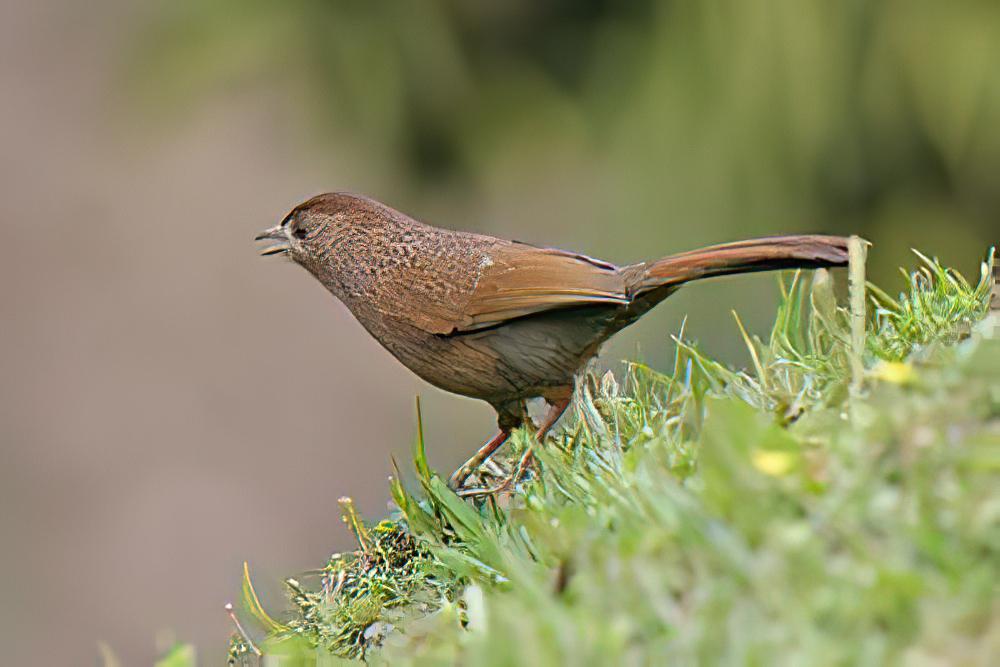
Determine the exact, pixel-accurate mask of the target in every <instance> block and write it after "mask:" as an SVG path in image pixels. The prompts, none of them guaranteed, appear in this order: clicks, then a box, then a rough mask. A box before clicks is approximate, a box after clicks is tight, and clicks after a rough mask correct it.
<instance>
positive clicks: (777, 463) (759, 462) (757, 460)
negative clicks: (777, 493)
mask: <svg viewBox="0 0 1000 667" xmlns="http://www.w3.org/2000/svg"><path fill="white" fill-rule="evenodd" d="M751 461H752V462H753V467H754V468H756V469H757V470H759V471H761V472H762V473H764V474H767V475H772V476H774V477H780V476H782V475H787V474H788V471H790V470H791V469H792V466H793V465H795V456H794V455H793V454H792V453H790V452H780V451H777V450H774V449H757V450H755V451H754V453H753V456H752V457H751Z"/></svg>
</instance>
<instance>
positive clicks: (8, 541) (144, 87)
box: [0, 0, 1000, 665]
mask: <svg viewBox="0 0 1000 667" xmlns="http://www.w3.org/2000/svg"><path fill="white" fill-rule="evenodd" d="M997 63H1000V4H997V3H996V2H993V1H992V0H978V1H977V0H965V1H959V0H955V1H952V2H948V3H943V2H939V1H936V0H905V1H904V0H895V1H890V0H886V1H881V2H872V1H862V0H846V1H843V2H836V3H831V2H826V1H824V0H783V1H782V0H759V1H753V2H748V1H746V0H712V1H706V2H701V3H691V2H666V1H663V2H652V1H649V2H640V1H633V2H611V1H610V0H607V1H600V0H548V1H540V0H508V1H507V2H502V3H499V2H494V3H491V2H476V1H474V0H427V1H425V2H419V3H417V2H387V1H381V0H350V1H349V0H340V1H335V0H282V1H280V2H279V1H277V0H162V1H154V2H143V3H137V2H126V1H125V0H95V1H94V2H89V3H79V2H72V1H71V0H47V1H45V2H30V1H29V0H20V1H18V0H14V1H11V0H8V1H7V2H4V3H2V5H0V90H2V99H3V103H2V104H0V146H2V151H0V174H2V178H0V221H2V225H3V238H4V245H5V250H6V252H5V253H4V257H3V260H2V261H0V281H2V284H3V286H4V289H3V291H2V296H0V299H2V301H0V309H2V310H0V312H2V324H0V531H2V533H0V534H2V539H3V548H2V549H0V635H2V637H0V641H2V645H3V646H4V653H5V655H4V659H3V661H4V662H5V663H6V664H25V665H29V664H31V665H34V664H39V665H41V664H46V665H70V664H92V662H93V660H94V659H96V655H97V648H96V646H97V642H98V641H99V640H102V641H106V642H108V644H109V645H110V646H112V647H113V648H114V650H115V651H116V653H117V654H118V656H119V657H120V658H121V659H122V661H123V664H125V665H140V664H149V663H150V662H151V661H152V659H153V656H154V652H155V646H156V638H157V637H158V636H159V637H160V641H163V637H164V635H163V632H164V631H166V630H170V631H173V632H175V633H176V635H177V636H178V637H180V638H182V639H185V640H191V641H194V642H195V643H196V644H197V646H198V648H199V651H200V654H201V657H202V659H203V661H204V662H205V664H218V663H219V662H221V660H222V656H223V652H224V649H225V645H226V637H227V634H228V632H229V626H228V620H227V619H226V618H225V616H224V614H223V611H222V605H223V604H224V603H225V602H226V601H229V600H231V599H234V598H236V597H237V595H238V590H239V578H240V570H241V563H242V561H243V560H244V559H247V560H249V561H250V563H251V567H252V572H253V573H254V574H255V579H256V581H257V583H258V585H259V586H260V587H261V588H262V589H263V591H262V593H263V595H264V596H265V600H266V603H267V604H268V605H269V606H271V607H272V608H280V606H281V605H282V604H283V600H282V597H281V592H280V589H279V587H278V586H277V582H279V581H280V579H281V578H282V577H284V576H287V575H292V574H295V573H296V572H298V571H301V570H304V569H307V568H312V567H317V566H320V565H322V564H323V563H324V562H325V559H326V557H327V556H328V554H329V553H330V552H332V551H335V550H342V549H346V548H350V547H351V546H352V544H351V539H350V535H349V533H348V532H347V530H346V529H345V528H344V527H343V526H342V525H341V523H340V521H339V509H338V507H337V504H336V499H337V498H338V497H339V496H342V495H349V496H352V497H353V498H354V499H355V500H356V501H357V502H358V503H359V505H360V507H361V509H362V510H363V512H364V513H365V515H366V516H367V517H368V518H370V519H375V518H379V517H380V516H381V515H382V514H383V513H384V512H385V509H386V501H387V498H388V494H387V484H386V476H387V475H388V473H389V471H390V469H391V468H390V463H389V459H390V456H391V455H394V456H395V457H396V458H397V459H399V460H400V461H407V460H408V457H409V451H410V447H411V443H412V442H413V435H414V432H415V418H414V396H415V395H417V394H419V395H421V396H422V398H423V405H424V421H425V424H426V432H427V438H428V442H429V447H430V451H431V456H432V463H433V464H434V465H436V466H437V467H438V468H439V469H440V470H442V471H446V472H447V471H450V470H451V469H452V468H453V467H455V466H456V465H457V464H458V463H459V462H460V461H461V460H463V459H464V456H465V455H467V454H468V453H469V452H470V451H471V450H472V448H474V447H476V446H477V445H478V444H479V443H480V441H481V440H482V439H483V438H485V437H486V436H488V435H490V434H491V432H492V429H493V427H494V423H493V416H492V412H491V410H490V409H489V408H488V407H487V406H485V405H484V404H483V405H481V404H479V403H476V402H473V401H469V400H466V399H461V398H457V397H454V396H450V395H446V394H443V393H442V392H439V391H437V390H435V389H433V388H430V387H429V386H427V385H425V384H422V383H421V382H420V381H419V380H417V379H416V378H415V377H413V376H412V375H411V374H410V373H409V372H407V371H406V370H405V369H404V368H403V367H402V366H400V365H399V364H398V363H397V362H395V361H394V360H393V359H392V358H391V357H390V356H389V355H388V354H387V353H385V352H383V351H382V350H381V349H380V348H379V347H378V346H377V344H376V343H375V342H374V341H372V340H371V339H370V338H369V337H368V336H367V334H365V333H364V331H363V330H362V329H361V327H360V326H358V325H357V324H356V323H355V322H354V321H353V320H352V318H351V317H350V315H349V314H348V313H347V312H346V310H345V309H344V308H343V307H342V306H341V305H340V304H338V303H336V302H335V301H334V300H333V299H332V298H331V297H330V296H329V295H328V294H326V293H325V292H324V290H323V289H322V288H321V287H320V285H319V284H317V283H316V282H315V281H314V280H313V279H312V278H311V277H309V276H308V275H307V274H306V273H305V272H304V271H302V270H301V269H298V268H297V267H295V266H293V265H291V264H290V263H287V262H283V261H267V260H265V259H262V258H259V257H257V256H256V255H255V251H254V247H253V243H252V242H251V238H252V236H253V234H254V232H255V231H257V230H259V229H261V228H264V227H266V226H270V225H271V224H273V223H274V222H276V221H277V220H279V219H280V218H281V217H282V216H283V215H284V214H285V213H286V212H287V210H288V209H290V208H291V207H292V206H293V205H295V204H296V203H298V202H299V201H301V200H303V199H305V198H306V197H308V196H311V195H313V194H316V193H319V192H322V191H327V190H354V191H358V192H363V193H367V194H369V195H371V196H373V197H375V198H377V199H380V200H382V201H385V202H386V203H388V204H390V205H393V206H395V207H396V208H399V209H402V210H403V211H406V212H408V213H410V214H411V215H413V216H414V217H417V218H418V219H422V220H425V221H430V222H433V223H436V224H439V225H443V226H451V227H456V228H463V229H469V230H477V231H483V232H488V233H493V234H497V235H502V236H508V237H514V238H518V239H521V240H525V241H530V242H535V243H539V244H548V245H558V246H562V247H566V248H571V249H575V250H579V251H583V252H586V253H588V254H592V255H596V256H599V257H602V258H605V259H608V260H612V261H616V262H630V261H636V260H640V259H647V258H650V257H653V256H658V255H662V254H667V253H670V252H674V251H680V250H685V249H690V248H693V247H696V246H699V245H704V244H709V243H714V242H719V241H724V240H732V239H737V238H740V237H746V236H753V235H761V234H773V233H779V232H796V231H821V232H834V233H845V234H846V233H859V234H862V235H864V236H866V237H867V238H869V239H870V240H871V241H873V242H874V244H875V245H874V247H873V248H872V251H871V255H870V273H871V275H872V277H873V279H874V280H876V281H878V282H880V283H881V284H882V285H883V286H885V287H887V288H889V291H895V290H896V289H897V288H898V287H899V286H900V285H901V278H900V276H899V274H898V272H897V267H898V266H900V265H905V266H910V265H912V263H913V257H912V256H911V255H910V254H909V248H911V247H917V248H920V249H923V250H924V251H926V252H928V253H930V254H935V255H937V256H939V257H940V258H941V259H942V260H943V261H944V262H946V263H948V264H950V265H952V266H955V267H957V268H959V269H960V270H962V271H963V272H965V273H966V274H967V275H968V274H972V275H973V276H974V275H975V274H976V272H977V271H978V262H979V260H980V259H981V258H982V256H983V254H984V252H985V250H986V248H987V246H988V245H989V244H990V243H991V242H995V241H996V240H997V237H998V236H1000V234H998V233H997V231H998V229H1000V223H998V221H1000V188H998V174H1000V132H998V131H997V128H1000V73H998V69H997ZM775 293H776V289H775V280H774V278H773V276H750V277H739V278H734V279H724V280H720V281H718V282H715V283H710V284H701V285H698V286H694V287H691V288H690V289H687V290H684V291H682V292H681V293H680V294H678V295H677V296H675V297H673V298H672V299H670V300H669V301H667V302H666V303H665V304H664V305H662V306H661V307H660V308H659V309H658V310H657V311H656V312H655V313H654V314H653V315H652V316H651V317H649V318H646V319H644V320H643V322H642V323H641V324H640V325H638V326H636V327H634V328H633V329H631V330H628V331H626V332H625V333H623V334H622V335H621V336H619V337H618V338H617V339H616V340H615V342H614V343H613V344H612V345H611V346H609V348H608V349H607V350H606V352H605V354H604V357H603V359H604V361H603V363H605V364H607V365H610V366H612V367H613V366H615V365H616V364H617V363H618V361H619V360H621V359H623V358H626V357H635V356H637V355H641V356H642V357H643V358H645V359H646V360H648V361H650V362H651V363H653V364H654V365H666V364H667V363H668V360H669V358H670V353H671V344H670V341H669V336H670V334H672V333H675V332H676V331H677V330H678V328H679V325H680V322H681V319H682V318H683V317H684V316H685V315H690V319H689V322H688V329H687V333H688V335H689V336H690V337H692V338H694V339H697V340H698V341H699V342H700V344H701V345H702V347H704V348H705V349H706V350H708V351H709V352H711V353H712V354H715V355H720V356H723V357H724V358H726V359H729V360H730V361H732V362H733V363H736V364H743V363H745V362H746V359H744V358H743V356H742V353H741V351H740V348H741V345H740V342H739V337H738V333H737V330H736V328H735V326H734V325H733V321H732V317H731V314H730V311H731V310H732V309H737V310H738V311H739V312H740V314H741V315H742V316H743V317H744V319H745V321H746V322H747V323H748V325H749V326H750V328H751V329H753V330H754V331H756V332H758V333H763V332H764V331H765V330H766V327H767V325H768V323H769V321H770V317H771V316H772V307H773V304H774V301H775V299H774V297H775Z"/></svg>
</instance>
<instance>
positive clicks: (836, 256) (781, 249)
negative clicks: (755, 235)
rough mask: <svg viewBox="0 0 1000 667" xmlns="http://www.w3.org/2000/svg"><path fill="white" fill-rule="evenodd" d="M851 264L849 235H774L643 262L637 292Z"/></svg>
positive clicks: (639, 272)
mask: <svg viewBox="0 0 1000 667" xmlns="http://www.w3.org/2000/svg"><path fill="white" fill-rule="evenodd" d="M846 265H847V238H845V237H841V236H819V235H800V236H772V237H769V238H760V239H750V240H749V241H737V242H735V243H723V244H720V245H714V246H709V247H707V248H701V249H700V250H691V251H689V252H682V253H680V254H677V255H670V256H669V257H664V258H663V259H658V260H654V261H652V262H646V263H645V264H640V265H638V266H637V267H636V268H637V269H639V271H637V275H636V284H635V286H634V289H635V291H636V292H644V291H648V290H652V289H657V288H660V287H666V286H671V285H680V284H682V283H686V282H689V281H692V280H700V279H701V278H710V277H712V276H724V275H727V274H731V273H753V272H755V271H774V270H778V269H816V268H821V267H833V266H846Z"/></svg>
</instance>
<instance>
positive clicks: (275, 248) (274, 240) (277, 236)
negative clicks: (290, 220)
mask: <svg viewBox="0 0 1000 667" xmlns="http://www.w3.org/2000/svg"><path fill="white" fill-rule="evenodd" d="M253 240H254V241H257V242H258V243H259V244H260V247H259V248H258V252H259V253H260V254H261V255H277V254H281V253H286V252H288V251H289V250H290V249H291V244H290V243H289V240H288V235H287V234H286V233H285V228H284V227H283V226H282V225H276V226H274V227H271V228H270V229H265V230H264V231H262V232H261V233H260V234H258V235H257V236H255V237H254V239H253Z"/></svg>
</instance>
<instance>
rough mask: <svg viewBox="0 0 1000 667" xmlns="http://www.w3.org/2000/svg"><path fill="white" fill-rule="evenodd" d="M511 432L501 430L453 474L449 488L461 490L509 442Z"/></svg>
mask: <svg viewBox="0 0 1000 667" xmlns="http://www.w3.org/2000/svg"><path fill="white" fill-rule="evenodd" d="M510 431H511V429H509V428H501V429H500V431H499V432H498V433H497V434H496V435H495V436H493V438H491V439H490V440H488V441H487V442H486V444H484V445H483V446H482V447H480V448H479V450H478V451H477V452H476V453H475V454H473V455H472V458H470V459H469V460H468V461H466V462H465V463H463V464H462V465H461V466H460V467H459V468H458V470H456V471H455V472H453V473H452V474H451V477H450V478H449V479H448V486H449V487H451V489H452V490H453V491H457V490H458V489H461V488H462V485H463V484H465V480H466V478H468V476H469V475H471V474H472V473H473V472H475V471H476V469H477V468H479V466H481V465H482V464H483V463H484V462H486V461H487V460H488V459H489V458H490V457H491V456H493V452H495V451H496V450H498V449H500V446H501V445H502V444H503V443H505V442H507V438H509V437H510Z"/></svg>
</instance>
